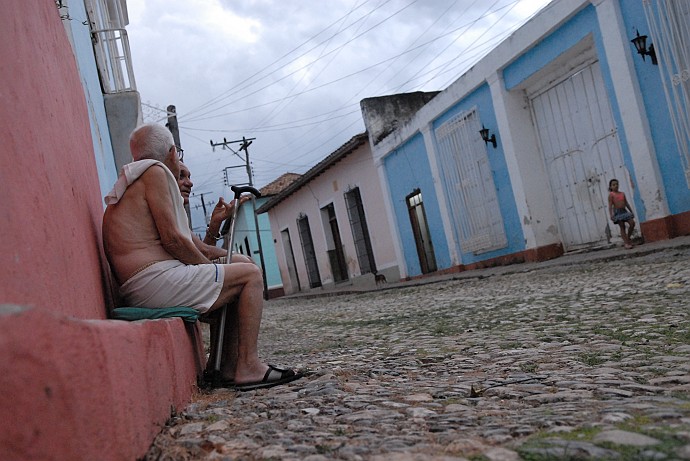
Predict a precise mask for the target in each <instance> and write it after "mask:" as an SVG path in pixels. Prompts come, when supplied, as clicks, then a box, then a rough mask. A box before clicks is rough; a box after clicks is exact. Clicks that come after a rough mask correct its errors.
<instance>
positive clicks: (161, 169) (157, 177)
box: [140, 165, 168, 185]
mask: <svg viewBox="0 0 690 461" xmlns="http://www.w3.org/2000/svg"><path fill="white" fill-rule="evenodd" d="M140 178H141V179H142V180H143V181H144V182H145V183H146V184H147V185H149V184H151V185H157V184H159V183H160V184H165V183H166V182H167V180H168V179H167V173H166V171H165V166H164V165H152V166H151V167H150V168H149V169H147V170H146V171H144V173H142V175H141V177H140Z"/></svg>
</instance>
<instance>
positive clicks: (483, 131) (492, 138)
mask: <svg viewBox="0 0 690 461" xmlns="http://www.w3.org/2000/svg"><path fill="white" fill-rule="evenodd" d="M479 134H480V135H481V136H482V141H484V144H487V145H488V144H489V143H491V144H493V145H494V149H496V135H495V134H492V135H491V136H489V129H488V128H486V127H485V126H484V125H482V129H481V130H479Z"/></svg>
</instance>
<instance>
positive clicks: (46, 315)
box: [0, 305, 199, 461]
mask: <svg viewBox="0 0 690 461" xmlns="http://www.w3.org/2000/svg"><path fill="white" fill-rule="evenodd" d="M189 328H191V327H187V328H185V325H184V323H183V322H182V320H181V319H166V320H149V321H139V322H124V321H118V320H79V319H75V318H70V317H65V316H62V315H60V314H55V313H52V312H49V311H46V310H43V309H36V308H23V307H18V306H13V305H0V357H1V359H0V389H2V392H0V415H3V421H4V423H3V426H4V427H3V430H2V431H0V459H8V460H9V459H12V460H36V459H44V460H49V459H71V460H92V459H98V460H103V461H107V460H133V459H137V458H140V457H141V456H143V455H144V454H145V453H146V451H147V450H148V448H149V446H150V444H151V441H152V440H153V438H154V437H155V436H156V434H158V432H159V431H160V429H161V428H162V426H163V425H164V424H165V422H166V420H167V419H168V418H169V417H170V416H171V412H172V411H179V410H182V409H183V408H184V407H185V406H186V404H187V403H188V402H189V400H190V398H191V395H192V393H193V392H194V390H195V389H196V373H197V366H198V365H199V364H198V361H199V358H198V357H195V354H194V350H195V348H194V344H193V341H192V338H191V336H190V334H189V331H188V329H189ZM197 331H198V330H197ZM28 338H31V339H30V340H28Z"/></svg>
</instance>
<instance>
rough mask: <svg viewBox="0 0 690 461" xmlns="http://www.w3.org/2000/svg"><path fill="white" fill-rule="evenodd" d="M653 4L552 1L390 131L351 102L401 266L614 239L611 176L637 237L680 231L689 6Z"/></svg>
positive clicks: (688, 194) (686, 203) (684, 228)
mask: <svg viewBox="0 0 690 461" xmlns="http://www.w3.org/2000/svg"><path fill="white" fill-rule="evenodd" d="M662 3H663V2H662ZM664 8H665V7H664V6H663V5H661V6H660V2H657V1H650V2H647V3H645V2H642V1H641V0H640V1H625V2H623V1H620V0H591V1H586V0H556V1H554V2H552V3H551V4H550V5H548V6H547V7H546V8H544V9H543V10H542V11H541V12H540V13H539V14H537V15H536V16H535V17H534V18H533V19H531V20H530V21H529V22H528V23H526V24H525V25H524V26H523V27H521V28H520V29H518V30H517V31H515V32H514V33H513V35H512V36H511V37H510V38H509V39H507V40H506V41H504V42H503V43H502V44H500V45H499V46H498V47H497V48H496V49H495V50H493V51H492V52H491V53H490V54H489V55H487V56H486V57H485V58H483V59H482V60H481V61H480V62H479V63H477V64H476V65H475V66H473V67H472V68H471V69H470V70H469V71H468V72H467V73H465V74H464V75H462V76H461V77H460V78H459V79H458V80H457V81H456V82H454V83H453V84H451V85H450V86H449V87H448V88H447V89H445V90H444V91H442V92H441V93H439V94H438V95H436V96H435V97H434V98H433V99H432V100H431V101H430V102H428V103H427V104H426V105H424V106H423V107H422V108H421V109H419V110H417V111H416V112H415V113H414V114H413V115H412V116H410V117H407V118H406V122H405V123H404V124H402V125H399V124H397V120H396V125H395V129H394V130H393V132H392V133H391V134H386V135H384V136H382V135H381V130H379V129H378V128H377V127H380V126H389V125H387V122H389V121H387V120H379V119H376V118H375V117H373V116H372V115H371V111H367V110H363V114H364V118H365V124H366V125H367V128H368V130H369V136H370V140H371V142H372V145H373V146H374V148H373V151H374V157H375V159H376V162H377V165H378V168H379V171H380V176H381V177H382V180H383V182H384V183H386V184H387V186H388V195H387V196H386V197H385V198H386V201H387V204H388V206H389V208H390V210H391V213H390V214H391V215H392V216H394V218H395V224H394V225H393V227H394V229H392V231H393V232H392V234H393V235H394V236H395V237H396V239H397V244H398V245H399V253H400V254H401V255H402V259H403V261H402V263H403V264H402V266H403V268H404V269H403V275H404V276H407V277H416V276H419V275H422V274H424V273H427V272H435V271H456V270H464V269H470V268H475V267H485V266H491V265H496V264H507V263H512V262H520V261H531V260H542V259H548V258H551V257H556V256H558V255H560V254H563V252H566V251H572V250H579V249H583V248H585V249H586V248H594V247H599V246H612V245H617V244H620V243H621V239H620V237H619V236H618V234H619V229H618V226H616V225H614V224H613V223H611V222H610V217H609V210H608V202H607V198H608V183H609V181H610V180H611V179H618V180H619V182H620V184H621V190H622V191H623V192H625V193H626V196H627V197H628V201H629V202H630V203H631V205H632V207H633V208H634V212H635V215H636V219H637V222H638V223H640V225H639V226H638V233H636V234H635V235H634V236H635V237H636V238H637V239H638V241H642V240H645V241H653V240H660V239H667V238H673V237H675V236H678V235H685V234H688V233H690V168H689V167H688V159H689V158H690V153H689V152H688V144H690V142H689V141H688V138H689V135H688V130H687V127H688V125H689V124H690V122H689V120H690V116H689V114H688V112H689V111H690V100H689V96H688V95H689V94H690V91H688V78H687V74H688V72H689V71H688V70H687V69H685V67H684V66H687V64H688V63H690V57H688V56H685V55H684V54H683V53H684V50H687V49H688V47H687V46H685V44H686V43H687V40H690V28H689V27H688V26H687V24H688V23H690V11H688V10H690V7H687V6H678V7H676V9H674V10H672V11H667V10H665V9H664ZM683 24H685V26H683ZM674 25H675V26H676V29H680V33H679V34H677V35H675V36H673V37H670V36H669V34H668V33H667V32H666V31H667V30H668V29H669V26H674ZM676 29H674V30H676ZM638 32H639V34H640V35H647V36H648V37H647V44H648V45H649V42H650V41H653V42H655V43H659V44H660V45H658V46H657V53H658V54H657V56H656V57H657V58H658V65H655V64H653V63H652V62H651V59H650V56H649V55H646V56H644V57H645V58H646V59H643V56H642V55H640V54H638V53H637V50H636V48H635V46H634V44H633V43H632V42H631V40H632V39H633V38H635V37H636V36H637V34H638ZM665 34H666V35H665ZM679 41H680V42H679ZM684 69H685V70H684ZM684 76H685V77H684ZM395 97H396V96H391V97H390V98H395ZM366 105H367V102H366V100H365V101H363V107H366ZM485 129H488V131H485ZM377 130H379V131H377ZM482 131H484V132H483V133H482ZM492 136H493V137H492ZM381 138H383V139H381ZM484 138H485V139H484ZM376 141H378V142H376ZM413 192H419V193H420V199H421V203H423V212H424V214H423V215H420V216H423V220H424V221H425V222H424V223H423V224H424V226H420V224H419V219H418V217H417V214H418V213H417V211H416V210H417V209H418V208H419V206H420V205H419V203H418V202H419V200H417V199H414V200H413V201H414V203H412V201H411V197H413ZM411 194H412V195H411ZM430 260H431V261H432V262H433V264H429V261H430Z"/></svg>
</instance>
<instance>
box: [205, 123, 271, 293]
mask: <svg viewBox="0 0 690 461" xmlns="http://www.w3.org/2000/svg"><path fill="white" fill-rule="evenodd" d="M255 139H256V138H249V139H247V138H246V137H244V136H242V139H238V140H235V141H228V140H227V139H226V138H223V142H218V143H214V142H213V141H211V147H212V148H213V150H215V148H216V147H218V146H221V147H222V148H223V149H230V151H231V152H232V153H233V154H235V156H237V157H238V158H239V159H240V160H242V161H243V164H241V165H237V166H229V167H226V168H225V169H224V171H225V184H226V185H227V186H229V185H230V181H229V179H228V171H227V170H228V169H230V168H242V167H245V168H246V170H247V178H248V182H247V185H249V186H251V187H254V184H253V180H252V176H253V175H252V167H251V165H250V163H249V146H250V145H251V144H252V141H254V140H255ZM238 143H239V144H240V147H239V149H238V151H237V152H235V151H234V150H233V149H232V148H231V147H230V146H229V145H230V144H238ZM242 151H244V158H242V156H241V155H240V154H239V152H242ZM252 208H253V210H254V227H255V228H256V241H257V243H258V245H259V260H260V261H261V272H262V273H263V279H264V299H268V280H266V264H265V262H264V250H263V246H262V244H261V232H260V231H259V218H258V216H257V215H256V197H254V195H252ZM228 251H232V248H229V249H228ZM228 256H230V255H228Z"/></svg>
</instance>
